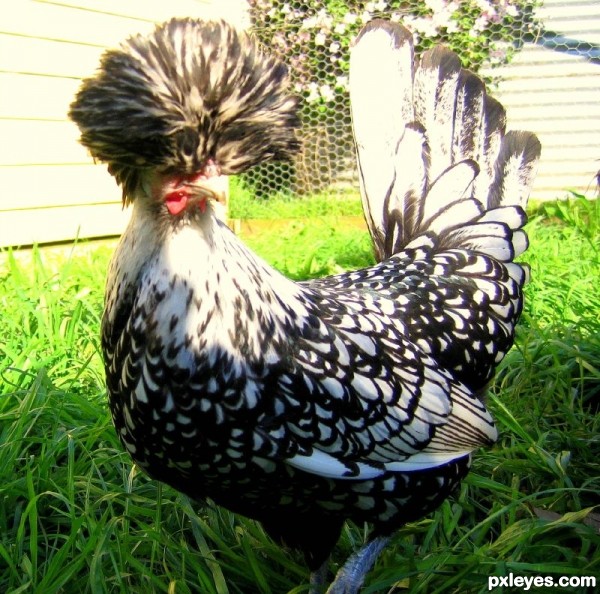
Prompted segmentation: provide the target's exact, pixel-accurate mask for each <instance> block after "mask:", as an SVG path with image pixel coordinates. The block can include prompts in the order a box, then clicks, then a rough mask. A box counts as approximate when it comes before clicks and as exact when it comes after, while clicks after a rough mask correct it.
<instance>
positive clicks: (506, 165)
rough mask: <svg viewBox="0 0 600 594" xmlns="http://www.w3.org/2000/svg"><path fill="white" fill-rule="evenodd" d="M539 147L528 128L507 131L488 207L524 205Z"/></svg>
mask: <svg viewBox="0 0 600 594" xmlns="http://www.w3.org/2000/svg"><path fill="white" fill-rule="evenodd" d="M540 150H541V146H540V142H539V140H538V139H537V137H536V136H535V134H532V133H531V132H521V131H511V132H508V134H506V136H504V137H503V138H502V143H501V146H500V151H499V153H498V158H497V159H496V163H495V175H494V181H493V183H492V185H491V186H490V193H489V196H488V206H489V208H496V207H498V206H509V205H514V204H516V205H518V206H521V207H522V208H524V207H525V206H526V204H527V199H528V198H529V190H530V188H531V185H532V184H533V180H534V178H535V173H536V165H537V161H538V159H539V156H540Z"/></svg>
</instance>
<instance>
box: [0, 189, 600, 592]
mask: <svg viewBox="0 0 600 594" xmlns="http://www.w3.org/2000/svg"><path fill="white" fill-rule="evenodd" d="M281 202H282V203H283V202H285V201H281ZM355 207H356V204H355V206H354V207H352V208H355ZM312 208H313V206H312V205H308V204H307V203H305V204H304V209H305V211H306V212H309V211H311V210H310V209H312ZM319 208H322V207H321V206H320V207H319ZM323 208H324V210H323V211H319V217H318V218H317V219H316V220H314V221H311V222H310V223H306V222H300V221H295V222H291V223H290V225H292V226H291V227H290V228H288V229H286V232H285V233H284V234H283V235H284V238H283V239H281V235H282V234H281V233H280V231H278V232H277V234H276V235H274V234H273V233H271V234H270V233H269V232H263V233H262V234H261V235H259V236H253V237H249V238H248V240H249V242H250V243H251V244H252V245H253V247H254V248H255V249H256V250H257V251H259V252H260V253H261V254H262V255H263V257H265V258H267V259H269V260H270V261H273V262H275V263H276V264H277V265H278V266H279V267H280V268H281V269H282V270H283V271H284V272H286V273H288V274H290V275H292V276H294V277H296V278H301V277H306V276H315V275H319V274H323V273H327V272H333V271H336V270H339V269H341V268H348V267H355V266H361V265H364V264H366V263H368V262H370V261H371V254H370V249H369V243H368V239H367V238H366V236H365V233H364V231H360V230H352V229H343V228H339V226H338V224H337V222H338V220H339V219H338V217H339V216H340V215H339V212H335V213H334V215H333V216H332V215H328V214H326V213H327V208H326V207H323ZM348 208H349V207H348ZM277 209H278V216H282V217H285V218H288V217H289V218H294V215H293V214H290V212H289V211H287V212H284V211H285V207H284V206H282V205H281V204H279V205H278V206H277ZM290 209H293V210H294V211H295V212H296V213H297V212H298V211H297V209H298V205H297V204H294V205H292V206H290ZM528 230H529V235H530V239H531V248H530V250H529V252H528V253H527V258H526V259H527V260H528V262H529V263H530V265H531V268H532V281H531V283H530V284H529V285H528V288H527V305H526V309H525V311H524V314H523V318H522V323H521V325H520V327H519V332H518V336H517V344H516V346H515V348H514V349H513V350H512V351H511V352H510V353H509V355H508V356H507V357H506V359H505V360H504V361H503V363H502V365H501V368H500V370H499V373H498V375H497V378H496V380H495V382H494V383H493V385H492V387H491V390H490V396H489V405H490V408H491V409H492V410H493V413H494V415H495V417H496V419H497V421H498V427H499V429H500V439H499V441H498V444H497V445H496V446H495V447H493V448H491V449H489V450H485V451H480V452H478V454H477V456H476V459H475V463H474V468H473V471H472V473H471V474H470V476H469V478H468V479H467V480H466V481H465V482H464V484H463V486H462V488H461V490H460V492H458V493H457V494H456V495H455V496H454V497H453V498H452V499H451V500H448V501H447V502H446V503H445V504H444V505H443V506H442V507H441V509H440V510H439V512H437V513H436V514H434V515H432V516H430V517H428V518H426V519H424V520H421V521H420V522H416V523H412V524H409V525H407V526H405V527H404V528H403V529H402V530H400V531H399V532H398V534H397V535H396V536H395V537H394V540H393V545H392V546H391V547H390V548H389V549H388V550H386V551H385V552H384V554H383V555H382V557H381V559H380V560H379V562H378V564H377V566H376V568H375V569H374V571H373V572H372V573H371V574H370V576H369V579H368V582H367V584H366V587H365V590H364V591H365V593H366V594H374V593H384V592H391V591H393V592H395V593H396V594H399V593H401V592H410V593H411V594H416V593H420V594H434V593H438V592H439V593H442V592H444V593H446V592H451V593H461V594H462V593H477V592H486V591H488V588H487V586H488V582H487V579H488V576H505V575H508V574H509V573H511V572H512V573H514V574H515V575H525V576H536V575H543V576H546V575H548V576H553V577H555V578H556V579H558V577H559V576H563V575H564V576H572V577H575V578H577V577H579V576H585V575H593V576H596V577H597V578H598V579H600V517H599V514H598V509H599V508H598V506H600V462H599V460H600V414H599V413H600V290H599V289H598V280H599V279H600V203H599V202H598V201H596V202H588V201H585V200H584V199H583V198H581V197H580V198H577V199H575V200H573V201H571V202H570V203H569V204H559V205H555V204H551V205H545V206H540V207H539V208H537V209H536V210H534V211H532V216H531V222H530V223H529V226H528ZM315 242H316V247H312V246H315ZM112 247H113V246H112V245H110V244H108V245H101V246H100V247H98V246H94V245H92V244H90V245H86V244H80V245H78V246H75V247H74V248H72V249H67V250H60V251H59V252H55V251H54V250H43V251H34V252H33V253H31V254H29V255H28V256H23V255H11V254H8V255H6V257H5V259H4V261H3V265H2V267H1V268H0V307H1V311H2V318H1V321H0V500H1V502H2V504H1V505H0V592H3V593H6V594H19V593H27V594H29V593H33V594H55V593H56V594H59V593H60V594H63V593H64V594H82V593H84V594H87V593H92V594H104V593H111V594H112V593H119V594H121V593H122V594H131V593H133V594H146V593H168V594H187V593H194V594H195V593H202V594H213V593H214V594H226V593H228V594H237V593H239V594H253V593H261V594H281V593H288V594H301V593H302V592H307V589H308V587H307V580H306V572H305V569H304V567H303V565H302V562H301V559H299V558H298V557H297V556H295V555H293V554H289V553H286V552H284V551H282V550H281V549H280V548H279V547H277V546H276V545H274V544H273V543H271V542H270V541H269V540H268V539H267V538H266V537H265V535H264V533H263V532H262V530H261V529H260V527H259V526H258V525H257V524H256V523H254V522H252V521H250V520H247V519H245V518H241V517H234V516H233V515H232V514H230V513H229V512H227V511H225V510H223V509H220V508H216V507H214V506H212V505H209V504H207V505H204V506H201V505H196V504H193V505H192V504H191V503H190V502H189V501H188V500H187V499H186V498H184V497H182V496H180V495H178V494H177V493H175V492H174V491H172V490H171V489H169V488H168V487H166V486H160V485H158V484H156V483H155V482H153V481H151V480H149V479H148V478H146V477H145V476H144V475H143V474H141V473H139V472H137V471H136V469H135V468H132V466H131V463H130V460H129V458H128V456H127V455H126V454H125V453H124V452H123V450H122V448H121V446H120V444H119V443H118V440H117V437H116V435H115V432H114V430H113V428H112V425H111V422H110V419H109V415H108V410H107V406H106V400H105V388H104V378H103V371H102V366H101V362H100V355H99V339H98V325H99V318H100V315H101V307H102V305H101V301H102V292H103V283H104V277H105V271H106V265H107V261H108V258H109V256H110V253H111V251H112ZM365 533H366V532H365V528H364V527H362V526H348V527H347V528H346V529H345V530H344V533H343V536H342V538H341V540H340V543H339V546H338V548H337V549H336V552H335V555H334V560H333V566H335V565H336V564H339V563H341V562H342V561H343V559H344V558H345V557H346V556H347V555H348V554H349V553H350V551H351V550H352V549H353V548H354V547H355V546H357V545H358V544H359V543H360V542H361V541H362V540H363V538H364V536H365ZM496 591H497V592H500V591H503V592H513V591H515V592H516V591H522V590H519V589H511V588H499V589H497V590H496ZM529 591H530V592H535V591H540V592H542V591H549V590H548V589H539V588H538V589H536V588H535V587H533V588H531V589H530V590H529ZM550 591H551V590H550ZM560 591H568V592H586V591H587V592H592V591H593V590H592V589H591V588H588V589H587V590H586V589H584V588H570V589H569V588H565V589H560Z"/></svg>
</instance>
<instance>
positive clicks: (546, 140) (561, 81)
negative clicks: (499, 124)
mask: <svg viewBox="0 0 600 594" xmlns="http://www.w3.org/2000/svg"><path fill="white" fill-rule="evenodd" d="M537 16H538V17H539V18H540V19H541V20H542V23H543V25H544V28H545V31H546V32H547V33H546V35H545V36H544V39H540V40H538V42H537V43H525V45H524V47H523V49H522V50H521V51H520V53H519V54H518V55H517V56H516V58H515V60H514V61H513V62H511V63H510V64H509V65H507V66H505V67H503V68H501V69H495V70H492V71H490V73H491V74H493V75H494V76H497V75H498V74H500V76H501V82H500V83H499V86H498V89H497V91H495V92H494V94H495V96H496V97H498V99H500V101H502V103H503V104H504V105H505V107H506V108H507V114H508V124H509V128H511V129H521V130H531V131H533V132H535V133H536V134H537V135H538V136H539V138H540V141H541V143H542V158H541V161H540V168H539V173H538V177H537V180H536V184H535V186H534V189H533V192H532V198H533V199H538V200H551V199H555V198H563V197H565V195H567V193H568V190H570V189H572V190H575V191H577V192H581V193H584V194H587V195H588V196H590V197H592V196H594V195H595V175H596V174H597V172H598V170H599V169H600V2H599V1H598V0H545V2H544V5H543V6H542V7H541V8H540V9H538V12H537ZM552 33H556V34H557V36H553V35H552Z"/></svg>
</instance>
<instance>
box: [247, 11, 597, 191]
mask: <svg viewBox="0 0 600 594" xmlns="http://www.w3.org/2000/svg"><path fill="white" fill-rule="evenodd" d="M249 5H250V17H251V22H252V29H253V33H254V35H255V36H256V37H257V38H258V39H259V40H260V42H261V43H262V44H263V45H264V46H265V47H266V48H267V49H268V51H270V52H272V53H275V54H277V55H279V56H280V57H281V58H282V59H283V60H284V62H285V63H286V64H288V66H289V68H290V74H291V79H292V85H293V90H294V92H295V93H296V94H298V95H299V96H300V97H301V99H302V111H301V115H302V121H303V125H302V129H301V131H300V139H301V141H302V149H301V151H300V153H299V154H298V156H297V158H296V159H295V160H294V161H293V162H291V163H267V164H265V165H264V166H262V167H261V168H259V169H257V170H254V171H253V172H251V173H250V174H248V175H246V176H245V177H244V178H243V183H244V185H246V186H247V187H249V188H250V189H251V190H252V191H253V192H254V193H255V195H256V196H258V197H267V196H271V195H273V194H281V193H283V194H290V195H294V196H305V195H310V194H314V193H327V194H335V195H339V194H343V193H346V192H357V188H358V182H357V176H356V171H355V165H354V148H353V142H352V132H351V118H350V110H349V98H348V67H349V63H348V59H349V53H350V47H351V43H352V40H353V39H354V37H355V36H356V34H357V33H358V31H359V30H360V28H361V27H362V26H363V25H364V24H365V23H366V22H368V21H369V20H371V19H373V18H378V17H381V18H386V19H390V20H392V21H400V22H402V24H404V25H405V26H406V27H408V28H409V29H410V30H411V32H412V33H413V36H414V39H415V49H416V51H417V53H419V52H421V51H423V50H424V49H427V48H428V47H430V46H432V45H433V44H437V43H444V44H446V45H448V46H449V47H451V48H452V49H454V50H455V51H457V53H458V54H459V56H460V58H461V60H462V62H463V65H464V66H465V67H467V68H469V69H471V70H474V71H475V72H478V73H479V74H480V75H481V76H482V77H483V78H484V79H485V80H486V82H487V83H488V85H491V87H492V89H495V92H497V87H496V84H497V83H498V81H500V80H502V79H506V78H508V79H510V80H509V82H508V83H507V88H508V92H507V93H504V96H501V97H500V99H501V100H502V102H503V103H504V104H505V105H508V106H509V107H510V109H511V110H512V111H513V113H514V115H515V123H516V127H526V128H527V129H530V130H533V131H534V132H536V133H538V135H540V136H542V143H543V145H544V147H545V148H546V149H547V151H549V152H548V153H547V155H544V156H543V159H544V158H545V157H546V156H547V158H546V161H545V162H544V160H543V161H542V166H541V176H542V178H543V177H544V175H546V174H547V175H548V176H549V177H552V176H554V178H555V179H554V181H552V180H550V181H548V180H546V181H544V182H540V183H541V185H544V184H545V186H548V190H547V191H548V192H549V194H548V196H542V194H543V192H544V191H545V190H544V189H543V188H542V189H540V192H541V193H540V196H541V197H542V198H546V197H557V196H554V195H553V194H552V193H556V192H557V188H559V187H563V188H564V189H565V190H566V189H567V188H568V187H570V186H577V187H581V186H582V184H584V179H587V180H590V179H593V176H594V175H595V173H596V171H597V167H596V170H594V169H593V167H594V166H593V161H594V159H595V158H598V157H600V150H598V151H597V153H598V155H597V156H593V155H592V146H593V145H595V144H597V143H596V142H594V141H591V140H590V139H589V138H588V137H587V136H585V135H584V136H583V137H581V138H579V137H576V136H575V135H574V133H576V132H578V131H579V132H581V134H583V133H584V132H586V133H587V134H588V135H589V134H590V133H592V134H593V132H590V131H593V130H594V129H595V127H598V129H599V132H600V121H599V119H600V118H599V115H600V114H599V108H598V105H599V104H600V102H598V95H596V96H595V98H594V97H593V95H594V92H598V91H600V78H599V77H598V75H599V74H600V67H599V61H600V39H599V36H600V14H598V15H596V16H595V17H594V14H595V12H598V11H597V8H593V3H592V4H590V3H589V2H586V1H585V0H545V5H548V6H550V8H547V7H546V8H545V9H544V8H543V9H542V12H540V7H541V2H540V1H538V0H468V1H466V2H459V1H454V0H424V1H423V0H377V1H368V2H366V1H364V0H344V1H341V0H325V1H316V0H291V1H289V0H288V1H286V0H250V2H249ZM575 6H577V7H578V8H575ZM543 10H546V13H544V12H543ZM548 10H550V12H551V15H554V17H556V15H558V17H557V18H561V15H564V16H565V18H566V20H567V21H568V22H569V23H571V25H572V24H573V22H574V21H573V19H574V15H575V16H577V15H578V14H579V15H580V16H581V22H578V24H577V25H576V26H577V27H579V31H570V32H567V33H565V34H563V33H556V32H555V31H552V30H550V29H549V28H548V22H543V21H542V19H540V16H539V15H540V14H541V15H542V16H545V17H547V13H548ZM586 11H587V13H590V14H591V16H592V18H591V19H590V18H589V16H586V15H587V13H586ZM582 22H587V24H585V25H582ZM550 46H551V47H552V52H549V53H550V54H552V55H553V56H554V55H557V56H558V57H557V60H558V61H559V62H560V60H561V59H562V60H563V61H564V58H565V57H567V58H569V59H570V60H571V62H569V61H568V60H567V62H566V63H565V65H564V68H563V71H562V73H563V74H562V75H560V76H562V80H563V83H564V85H566V86H565V88H564V92H565V93H566V94H568V90H569V87H568V85H569V78H570V80H571V81H572V76H573V73H574V71H573V68H575V69H576V68H577V66H573V64H574V63H575V62H577V61H580V62H581V61H583V62H585V64H584V65H583V66H582V67H581V68H582V69H585V67H586V66H588V67H589V66H590V65H594V66H596V68H595V71H594V72H592V73H591V74H590V77H588V78H589V80H588V79H586V82H585V83H584V86H586V85H587V86H586V89H584V91H585V93H584V94H583V95H582V94H581V93H579V96H578V97H570V98H569V97H567V96H565V97H563V98H558V99H557V98H556V97H551V98H548V97H549V95H548V93H549V92H551V91H552V92H555V95H556V96H558V94H559V92H560V91H561V89H562V88H563V87H562V86H561V85H562V84H563V83H560V81H558V77H559V76H558V75H557V74H556V72H554V71H553V70H552V69H553V68H554V62H553V61H552V60H550V59H548V57H542V58H540V56H539V55H538V54H536V53H535V52H534V53H533V54H532V55H533V57H532V58H528V59H526V60H525V61H526V62H527V60H529V62H527V63H526V64H525V65H523V64H520V65H517V66H518V67H515V68H513V69H512V70H510V71H507V67H508V66H510V65H512V64H513V62H515V60H517V61H519V60H520V58H519V56H520V54H521V52H522V50H523V48H531V47H535V48H537V49H538V50H542V49H543V50H548V49H549V48H550ZM528 55H529V54H528ZM521 62H522V60H521ZM511 67H512V66H511ZM544 67H547V68H548V70H546V71H545V70H544ZM373 68H377V64H373ZM519 68H520V70H519ZM526 68H529V69H530V70H532V71H536V69H537V72H538V74H537V75H536V76H534V77H533V78H536V79H537V84H538V86H539V88H533V89H531V87H532V82H531V80H532V76H531V72H529V71H527V72H526V73H525V74H524V76H525V78H527V77H529V78H527V81H526V82H525V83H519V84H520V85H521V86H520V87H519V88H518V89H517V91H518V92H515V93H514V97H513V95H512V94H511V85H512V84H513V82H511V81H512V79H519V77H520V76H521V74H520V73H523V72H525V69H526ZM507 72H508V75H507ZM515 73H516V74H515ZM550 79H552V80H550ZM554 79H556V80H554ZM553 85H554V86H553ZM556 85H558V86H556ZM588 87H589V89H588ZM527 89H530V90H531V91H532V93H537V94H538V95H539V94H540V89H541V90H542V91H543V92H544V97H542V98H539V99H533V98H532V97H531V96H529V95H527V94H526V93H525V91H527ZM507 95H508V96H507ZM555 99H556V101H558V102H559V104H558V105H555V104H554V103H552V102H554V101H555ZM538 100H539V101H540V102H541V103H544V101H547V102H551V103H552V112H551V113H550V112H546V113H544V115H543V116H540V118H539V119H540V121H539V122H538V121H537V119H536V118H537V117H538V115H537V114H538V113H540V114H541V113H543V112H542V111H539V110H537V111H534V112H533V113H532V112H531V110H530V111H527V109H526V108H527V107H528V106H529V107H531V105H532V104H534V103H535V102H536V101H538ZM560 101H563V102H564V103H565V104H568V106H572V105H573V103H577V102H578V101H579V102H581V105H580V106H579V108H577V107H575V110H576V113H574V115H573V117H570V116H569V115H568V114H567V112H565V109H563V107H562V105H561V104H560ZM513 104H514V105H513ZM567 111H568V109H567ZM521 112H522V113H523V125H520V124H521V122H520V121H519V117H520V116H519V114H520V113H521ZM590 117H591V118H592V120H593V121H592V123H591V124H590V122H588V121H584V119H585V118H588V119H589V118H590ZM573 118H574V119H575V120H577V121H578V122H579V124H576V125H575V127H574V128H573V124H572V120H573ZM578 125H579V126H580V127H581V130H579V129H578V127H577V126H578ZM513 127H515V126H513ZM536 127H538V128H539V130H538V129H536ZM565 127H568V128H569V132H570V134H571V135H570V137H569V138H565V137H564V136H563V137H559V136H560V135H559V136H556V133H557V132H561V130H562V131H563V132H564V131H565V130H564V129H565ZM565 133H566V132H565ZM545 135H546V136H547V137H548V138H544V136H545ZM599 137H600V135H599ZM565 150H567V152H568V153H569V154H570V155H572V156H568V157H567V158H566V161H565ZM554 153H556V155H555V156H553V155H554ZM565 163H567V164H565ZM561 168H562V169H564V170H565V171H564V173H565V176H564V177H563V178H561V180H560V181H559V180H558V178H557V177H556V176H557V171H558V170H560V169H561ZM575 169H577V171H576V172H575ZM545 170H547V171H545ZM567 174H569V175H567ZM577 176H578V177H577ZM561 184H562V185H561Z"/></svg>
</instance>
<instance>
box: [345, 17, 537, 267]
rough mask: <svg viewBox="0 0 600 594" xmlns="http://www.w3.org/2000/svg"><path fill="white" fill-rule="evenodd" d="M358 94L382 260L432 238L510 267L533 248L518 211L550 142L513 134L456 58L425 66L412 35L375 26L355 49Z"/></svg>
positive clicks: (367, 200)
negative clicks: (418, 240)
mask: <svg viewBox="0 0 600 594" xmlns="http://www.w3.org/2000/svg"><path fill="white" fill-rule="evenodd" d="M375 59H376V60H377V61H376V62H375ZM375 65H376V67H375ZM350 87H351V88H350V92H351V105H352V117H353V124H354V137H355V141H356V147H357V156H358V167H359V173H360V186H361V192H362V197H363V205H364V209H365V216H366V218H367V222H368V225H369V230H370V232H371V235H372V237H373V240H374V242H375V249H376V252H377V255H378V257H379V259H383V258H386V257H389V256H391V255H392V254H394V253H396V252H398V251H399V250H400V249H403V248H406V247H408V246H410V243H411V241H412V240H414V239H415V238H417V237H419V236H421V235H423V234H435V235H436V236H438V240H439V241H440V243H439V244H438V245H439V246H440V247H443V248H450V249H451V248H453V247H463V248H471V249H475V250H481V251H482V252H483V253H486V254H488V255H490V256H492V257H494V258H497V259H499V260H500V261H502V262H509V261H511V260H512V259H513V258H514V257H515V256H518V255H519V254H521V253H522V252H523V251H524V250H525V249H526V247H527V243H526V237H525V234H524V233H523V232H521V231H519V232H514V233H510V232H509V231H508V230H509V229H512V230H513V231H514V230H516V228H518V227H520V226H521V224H522V223H520V222H519V221H521V220H522V214H521V213H520V211H519V210H518V209H519V208H523V207H524V206H525V205H526V202H527V198H528V196H529V191H530V189H531V184H532V182H533V179H534V176H535V169H536V163H537V160H538V157H539V154H540V144H539V142H538V140H537V138H536V137H535V135H534V134H532V133H530V132H508V133H505V126H506V114H505V111H504V108H503V107H502V105H500V103H499V102H498V101H496V100H495V99H493V98H492V97H490V96H489V95H487V93H486V91H485V87H484V84H483V82H482V81H481V79H480V78H478V77H477V76H476V75H475V74H473V73H472V72H469V71H468V70H465V69H463V68H461V63H460V60H459V58H458V56H457V55H456V54H455V53H454V52H452V51H450V50H448V49H446V48H444V47H442V46H438V47H436V48H434V49H432V50H429V51H427V52H425V53H424V54H423V56H422V57H421V59H420V61H415V60H414V55H413V43H412V36H411V33H410V32H409V31H408V30H407V29H405V28H403V27H400V26H396V25H393V24H391V23H387V22H384V21H373V22H371V23H370V24H369V25H367V26H366V27H365V28H364V29H363V30H362V32H361V34H360V36H359V38H358V39H357V41H356V44H355V46H354V48H353V50H352V61H351V70H350ZM501 207H509V208H504V209H500V208H501ZM488 211H493V213H490V214H485V213H488ZM421 241H423V239H421Z"/></svg>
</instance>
